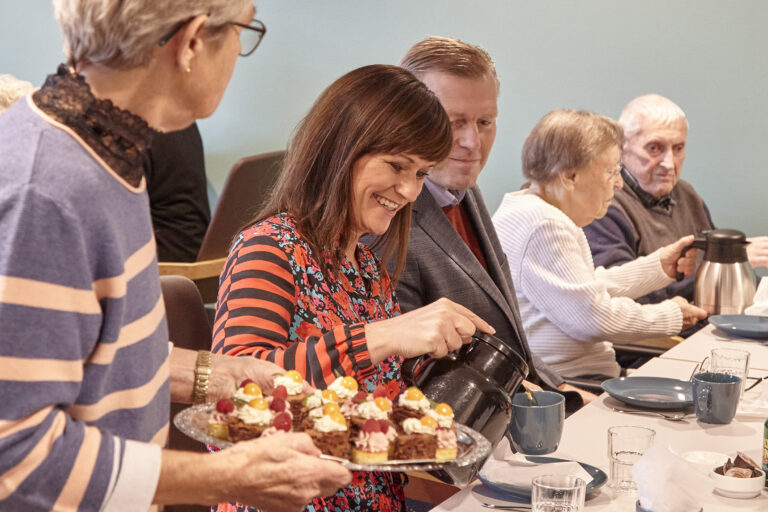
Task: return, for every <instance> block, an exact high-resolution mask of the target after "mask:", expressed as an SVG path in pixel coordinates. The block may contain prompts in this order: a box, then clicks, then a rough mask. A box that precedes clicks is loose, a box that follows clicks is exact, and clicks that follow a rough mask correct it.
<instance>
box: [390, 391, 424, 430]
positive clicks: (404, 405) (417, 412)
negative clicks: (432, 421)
mask: <svg viewBox="0 0 768 512" xmlns="http://www.w3.org/2000/svg"><path fill="white" fill-rule="evenodd" d="M430 409H432V404H431V403H430V401H429V399H427V397H425V396H424V393H422V392H421V390H420V389H419V388H417V387H415V386H411V387H409V388H408V389H406V390H405V391H403V392H402V393H400V395H399V396H398V397H397V400H396V401H395V403H394V407H393V409H392V421H394V422H395V424H396V425H402V423H403V421H404V420H405V419H406V418H413V419H419V418H421V417H423V416H425V415H427V414H428V413H429V410H430Z"/></svg>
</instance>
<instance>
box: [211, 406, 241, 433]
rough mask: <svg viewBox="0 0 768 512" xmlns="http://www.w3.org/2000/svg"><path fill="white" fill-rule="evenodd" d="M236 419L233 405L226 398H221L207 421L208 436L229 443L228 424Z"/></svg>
mask: <svg viewBox="0 0 768 512" xmlns="http://www.w3.org/2000/svg"><path fill="white" fill-rule="evenodd" d="M236 417H237V412H236V411H235V404H233V403H232V400H230V399H228V398H222V399H221V400H219V401H218V402H216V410H215V411H214V412H213V414H211V417H210V418H209V419H208V435H210V436H213V437H215V438H217V439H222V440H224V441H229V440H230V439H229V422H230V420H231V419H232V418H236Z"/></svg>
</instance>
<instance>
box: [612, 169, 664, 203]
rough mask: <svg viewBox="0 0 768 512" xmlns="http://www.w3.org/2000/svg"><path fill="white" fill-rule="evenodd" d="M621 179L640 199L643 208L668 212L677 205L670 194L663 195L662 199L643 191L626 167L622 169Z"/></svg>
mask: <svg viewBox="0 0 768 512" xmlns="http://www.w3.org/2000/svg"><path fill="white" fill-rule="evenodd" d="M621 178H622V179H623V180H624V183H626V185H627V186H628V187H629V188H630V189H631V190H632V191H633V192H634V193H635V195H636V196H637V198H638V199H640V202H641V203H643V206H645V207H646V208H655V207H659V208H661V209H662V210H664V211H666V212H668V211H669V210H670V209H671V208H672V206H673V205H674V204H675V200H674V199H672V198H671V197H670V195H669V194H666V195H663V196H661V197H654V196H653V195H651V194H649V193H648V192H646V191H645V190H643V188H642V187H641V186H640V184H639V183H638V182H637V180H636V179H635V177H634V176H632V175H631V174H630V173H629V171H628V170H627V168H626V167H624V166H622V167H621Z"/></svg>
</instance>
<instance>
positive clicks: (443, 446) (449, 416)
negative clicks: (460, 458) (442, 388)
mask: <svg viewBox="0 0 768 512" xmlns="http://www.w3.org/2000/svg"><path fill="white" fill-rule="evenodd" d="M428 414H429V415H430V416H431V417H433V418H435V420H436V421H437V452H436V458H437V460H439V461H445V460H453V459H455V458H456V455H457V453H458V446H459V445H458V438H457V437H456V423H455V422H454V421H453V409H452V408H451V406H450V405H448V404H446V403H439V404H437V405H436V406H435V408H434V409H432V410H430V411H429V413H428Z"/></svg>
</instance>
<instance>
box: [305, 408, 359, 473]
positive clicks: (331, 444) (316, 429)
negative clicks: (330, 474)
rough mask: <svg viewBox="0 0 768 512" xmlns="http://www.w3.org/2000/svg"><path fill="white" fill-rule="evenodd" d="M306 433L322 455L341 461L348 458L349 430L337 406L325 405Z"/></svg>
mask: <svg viewBox="0 0 768 512" xmlns="http://www.w3.org/2000/svg"><path fill="white" fill-rule="evenodd" d="M306 433H307V434H308V435H309V437H311V438H312V441H313V442H314V443H315V446H317V448H318V449H319V450H320V451H321V452H323V453H324V454H326V455H331V456H333V457H340V458H343V459H346V458H348V457H349V428H348V426H347V419H346V418H345V417H344V416H343V415H342V414H341V409H340V407H339V405H338V404H336V403H328V404H325V406H323V408H322V414H321V415H320V416H319V417H318V418H316V419H314V420H313V424H312V428H310V429H307V430H306Z"/></svg>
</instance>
